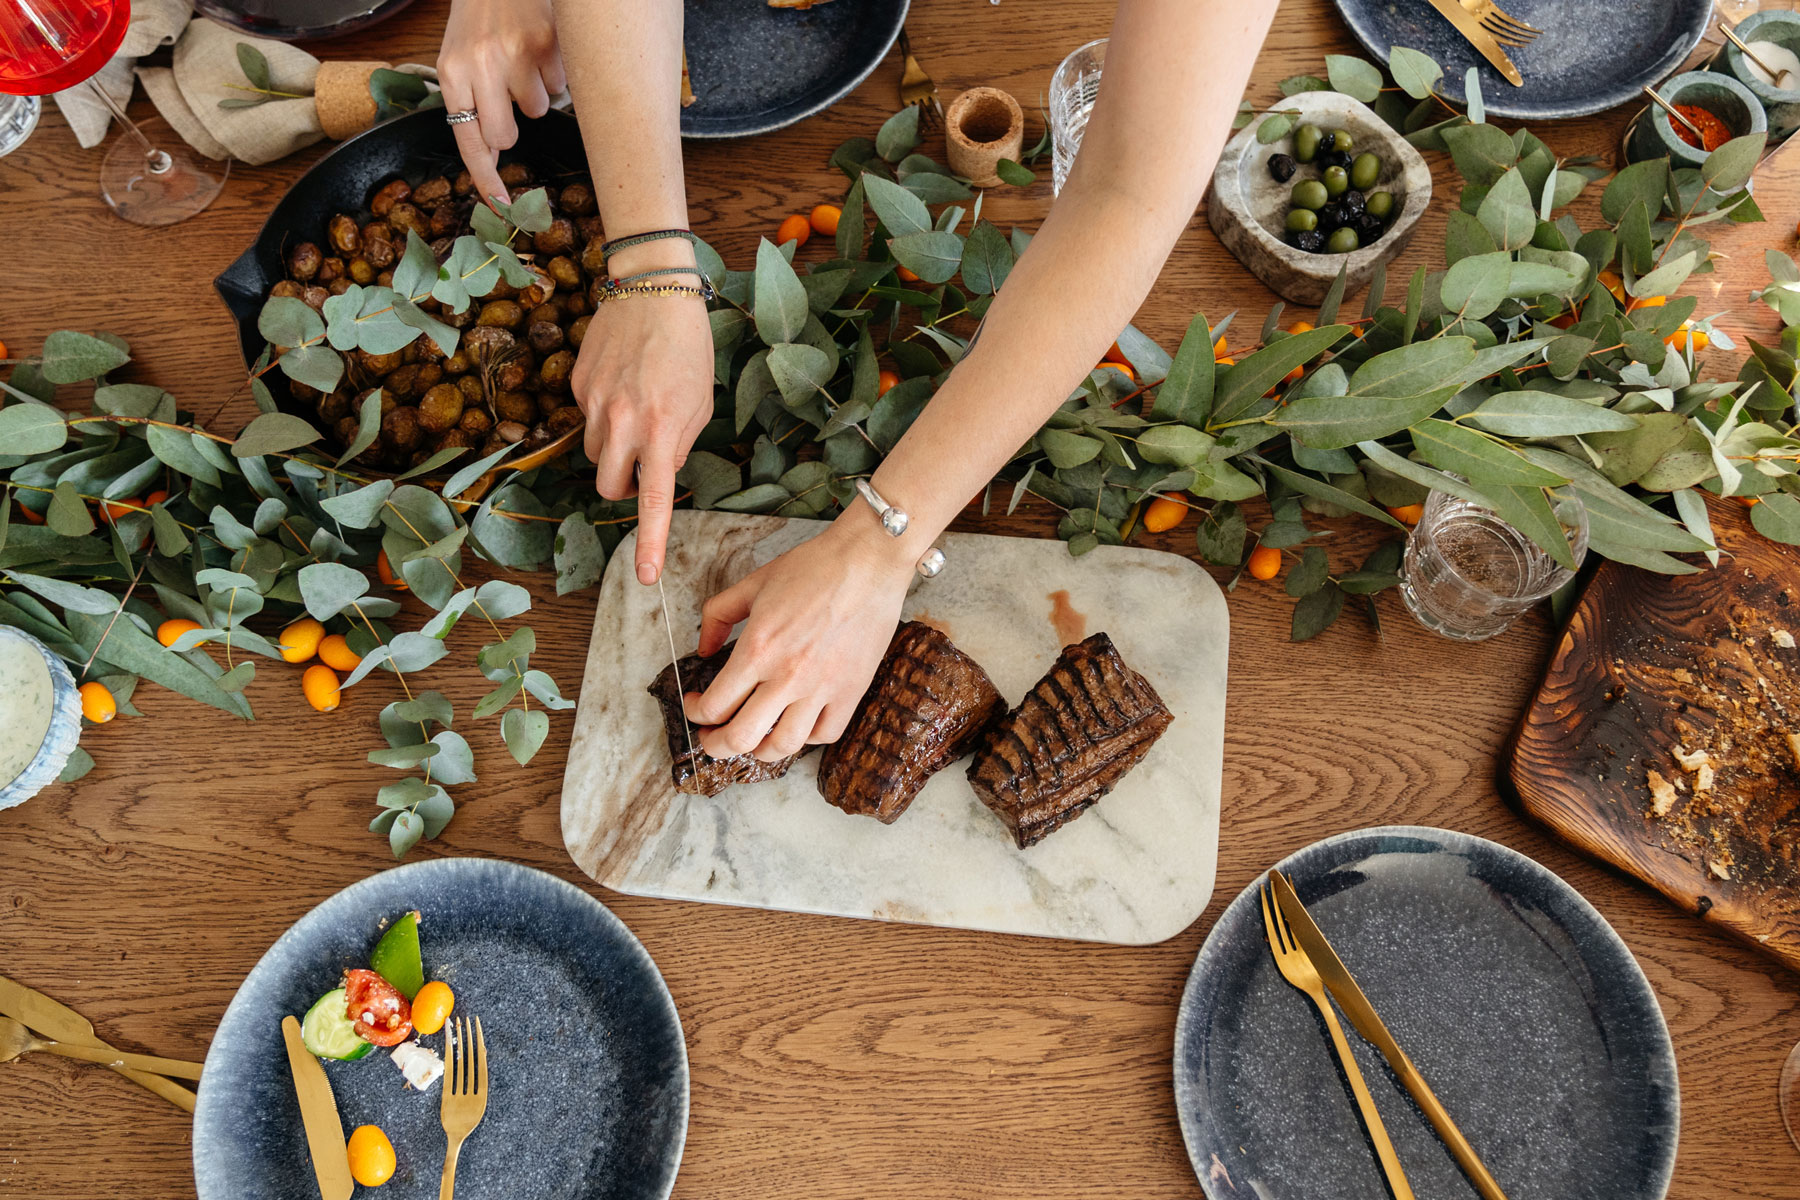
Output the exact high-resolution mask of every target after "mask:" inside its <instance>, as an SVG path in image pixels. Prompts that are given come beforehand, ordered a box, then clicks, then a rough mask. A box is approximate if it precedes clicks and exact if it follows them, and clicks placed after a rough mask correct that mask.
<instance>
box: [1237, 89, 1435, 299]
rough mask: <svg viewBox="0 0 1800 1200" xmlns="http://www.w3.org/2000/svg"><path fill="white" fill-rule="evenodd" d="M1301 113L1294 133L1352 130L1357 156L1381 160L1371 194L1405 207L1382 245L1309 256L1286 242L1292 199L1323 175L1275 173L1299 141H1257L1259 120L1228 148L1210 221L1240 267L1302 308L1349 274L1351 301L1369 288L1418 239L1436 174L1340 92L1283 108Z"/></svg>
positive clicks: (1306, 168)
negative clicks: (1277, 161) (1298, 188)
mask: <svg viewBox="0 0 1800 1200" xmlns="http://www.w3.org/2000/svg"><path fill="white" fill-rule="evenodd" d="M1290 109H1295V110H1298V111H1299V114H1300V115H1299V116H1297V117H1295V118H1294V128H1295V129H1298V128H1299V127H1300V126H1301V125H1305V124H1312V125H1317V126H1318V127H1319V128H1320V129H1323V130H1326V131H1330V130H1333V129H1343V130H1347V131H1349V134H1350V136H1351V137H1352V138H1353V139H1354V141H1355V148H1354V149H1353V150H1352V151H1351V154H1352V155H1356V154H1361V153H1362V152H1363V151H1365V150H1369V151H1373V152H1374V154H1375V156H1376V157H1377V158H1379V159H1380V160H1381V175H1380V177H1379V178H1378V179H1377V180H1376V183H1375V186H1374V187H1373V188H1371V189H1370V190H1371V191H1386V192H1391V193H1393V196H1394V201H1395V203H1396V204H1397V205H1398V206H1399V207H1398V210H1397V211H1396V213H1395V216H1394V218H1393V220H1392V221H1390V222H1389V224H1388V228H1387V231H1386V232H1385V233H1383V234H1382V235H1381V237H1380V238H1379V239H1377V240H1376V241H1375V242H1373V243H1371V244H1370V245H1367V246H1364V247H1362V248H1361V249H1359V250H1353V251H1351V252H1350V253H1349V254H1309V253H1307V252H1306V251H1304V250H1301V249H1299V248H1298V247H1295V246H1290V245H1289V244H1288V243H1287V241H1286V240H1285V230H1286V220H1287V211H1288V208H1289V203H1288V194H1289V193H1290V192H1291V191H1292V190H1293V187H1294V185H1295V184H1296V183H1299V182H1300V181H1301V180H1303V179H1316V178H1318V176H1319V172H1318V171H1317V169H1316V168H1315V167H1314V166H1313V165H1312V164H1308V163H1302V164H1301V165H1300V170H1299V171H1297V172H1295V174H1294V177H1293V178H1292V179H1290V180H1288V181H1287V182H1286V183H1278V182H1276V180H1275V178H1274V177H1273V176H1271V175H1270V174H1269V159H1270V158H1272V157H1274V156H1275V155H1277V154H1287V155H1290V156H1291V155H1292V154H1293V134H1292V133H1291V132H1290V133H1289V134H1288V135H1287V136H1285V137H1283V138H1281V139H1280V140H1278V141H1276V142H1275V143H1274V144H1272V145H1268V146H1265V145H1263V144H1261V143H1260V142H1258V141H1257V140H1256V128H1257V126H1258V125H1260V124H1262V122H1263V121H1266V120H1268V119H1269V118H1268V117H1266V116H1259V117H1258V118H1257V119H1256V120H1255V121H1253V122H1251V123H1250V124H1249V125H1248V126H1246V127H1245V128H1244V129H1243V130H1241V131H1240V132H1239V133H1238V135H1237V136H1236V137H1234V138H1232V139H1231V141H1229V142H1228V143H1226V145H1225V153H1224V154H1223V155H1221V156H1220V158H1219V166H1218V169H1217V170H1216V171H1214V172H1213V181H1212V191H1211V192H1210V193H1208V196H1207V201H1206V220H1207V223H1208V224H1209V225H1211V226H1212V228H1213V232H1214V233H1217V234H1218V235H1219V240H1220V241H1222V242H1224V243H1225V248H1226V249H1227V250H1230V251H1231V252H1232V253H1233V254H1234V255H1236V256H1237V259H1238V261H1239V262H1241V263H1243V264H1244V265H1245V266H1246V267H1249V268H1250V270H1251V271H1252V272H1253V273H1254V274H1255V275H1256V277H1257V278H1258V279H1260V280H1262V281H1263V282H1264V283H1266V284H1268V285H1269V287H1270V289H1271V290H1273V291H1274V292H1275V293H1276V294H1277V295H1279V296H1281V297H1282V298H1283V299H1286V300H1291V301H1293V302H1295V303H1296V304H1317V303H1319V301H1321V300H1323V299H1324V298H1325V293H1326V292H1327V291H1329V290H1330V289H1331V285H1332V282H1333V281H1334V280H1336V279H1337V276H1338V271H1339V270H1341V269H1347V273H1348V279H1347V280H1346V286H1345V294H1346V295H1348V294H1349V293H1351V292H1355V291H1356V290H1357V289H1359V288H1361V287H1362V286H1363V285H1364V284H1366V283H1368V282H1369V277H1370V276H1371V275H1373V274H1374V273H1375V268H1376V267H1377V266H1378V265H1380V264H1381V263H1385V262H1387V261H1389V260H1390V259H1392V258H1393V257H1394V256H1395V255H1397V254H1399V253H1400V251H1401V250H1403V249H1404V248H1405V247H1406V243H1407V242H1408V241H1409V240H1411V238H1412V234H1413V228H1414V226H1416V225H1417V224H1418V223H1419V217H1420V216H1421V215H1422V214H1423V213H1424V212H1425V209H1426V208H1427V207H1429V206H1430V204H1431V168H1430V167H1429V166H1427V165H1426V163H1425V159H1424V158H1423V157H1421V156H1420V154H1419V152H1418V151H1417V150H1415V149H1413V147H1412V145H1411V143H1409V142H1408V141H1407V140H1406V139H1405V138H1404V137H1402V136H1400V134H1399V133H1397V132H1395V130H1394V128H1393V126H1391V125H1389V124H1388V123H1387V122H1386V121H1383V120H1382V119H1381V118H1380V117H1378V116H1376V115H1375V113H1374V111H1373V110H1372V109H1370V108H1369V107H1368V106H1366V105H1364V104H1359V103H1358V102H1357V101H1355V100H1352V99H1351V98H1350V97H1348V96H1345V95H1343V94H1342V93H1339V92H1300V93H1299V94H1297V95H1293V96H1289V97H1288V98H1287V99H1286V100H1283V101H1282V102H1281V103H1280V104H1279V105H1277V106H1276V110H1277V111H1285V110H1290Z"/></svg>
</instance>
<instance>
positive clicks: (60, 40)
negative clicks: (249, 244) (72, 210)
mask: <svg viewBox="0 0 1800 1200" xmlns="http://www.w3.org/2000/svg"><path fill="white" fill-rule="evenodd" d="M130 24H131V3H130V0H0V96H14V97H38V96H47V95H49V94H51V93H52V92H60V91H64V90H66V89H68V88H72V87H76V86H79V85H82V84H86V86H87V88H88V90H89V91H90V92H91V93H92V94H93V95H94V96H96V97H98V98H99V100H100V102H101V103H102V104H104V105H105V106H106V107H107V109H108V110H109V111H110V112H111V113H112V115H113V116H115V117H117V118H118V120H119V123H120V124H121V125H122V126H124V128H125V134H124V136H122V137H120V138H118V139H117V140H116V141H114V142H113V144H112V147H111V149H109V150H108V151H107V153H106V158H105V160H104V161H103V162H102V163H101V165H100V194H101V195H102V196H103V197H104V198H105V200H106V202H107V204H109V205H111V206H112V210H113V211H114V212H116V213H118V214H119V215H120V216H121V217H123V218H125V219H126V220H127V221H133V222H136V223H137V224H139V225H173V224H174V223H175V222H177V221H184V220H186V219H187V218H189V217H191V216H193V215H194V214H195V213H197V212H199V211H200V210H201V209H203V208H205V207H206V206H207V205H208V204H211V203H212V201H213V197H215V196H217V195H218V194H219V189H220V188H222V187H224V186H225V176H226V174H227V173H229V171H230V169H231V164H230V162H229V161H226V162H224V163H221V164H219V165H217V166H215V165H214V164H212V163H210V162H206V161H204V160H202V159H200V158H198V157H197V156H196V155H194V154H192V153H191V152H189V150H188V149H187V148H186V147H185V146H183V145H181V143H180V141H179V139H174V142H173V144H174V145H175V147H176V148H175V149H173V150H164V149H161V148H160V147H159V146H158V145H157V143H156V142H154V141H152V140H151V138H150V136H149V134H148V133H147V132H146V131H145V129H144V128H142V127H140V126H139V125H137V124H134V123H133V122H132V120H131V118H130V117H127V116H126V115H125V110H124V109H123V108H122V107H120V105H119V103H118V101H116V100H114V99H113V98H112V95H111V94H110V93H109V92H107V90H106V89H105V88H103V87H101V86H99V85H98V84H96V83H94V82H93V76H94V75H95V73H97V72H98V71H99V70H100V68H102V67H104V66H105V65H106V64H107V63H108V62H109V61H111V59H112V57H113V55H115V54H117V53H118V50H119V43H120V42H121V41H123V40H124V38H125V30H126V27H127V26H129V25H130ZM14 109H15V112H14V115H13V119H12V123H11V126H10V128H11V129H12V131H13V137H14V144H16V142H17V141H22V140H24V137H25V136H26V135H27V134H29V133H30V131H31V130H30V124H29V123H26V118H25V117H23V116H20V115H19V114H18V113H17V111H16V106H14ZM29 120H30V121H35V115H34V114H33V115H31V116H30V117H29ZM21 124H23V128H22V129H20V128H19V126H20V125H21ZM8 128H9V125H8V121H7V113H6V112H3V111H0V139H3V138H5V136H6V134H7V131H8ZM158 132H159V134H160V135H161V137H160V139H159V140H162V141H164V142H168V141H169V140H170V137H169V135H170V133H171V132H172V131H168V130H167V129H166V127H165V128H164V129H160V130H158ZM7 148H8V149H10V148H11V147H10V146H9V147H7Z"/></svg>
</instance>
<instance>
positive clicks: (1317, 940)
mask: <svg viewBox="0 0 1800 1200" xmlns="http://www.w3.org/2000/svg"><path fill="white" fill-rule="evenodd" d="M1269 878H1270V880H1271V882H1272V883H1273V885H1274V888H1275V902H1276V903H1277V904H1278V905H1280V906H1281V915H1282V916H1284V917H1286V918H1287V923H1288V928H1289V929H1291V930H1292V931H1293V933H1294V938H1295V940H1297V941H1298V942H1299V943H1300V948H1301V949H1302V950H1305V951H1306V954H1307V957H1308V958H1310V959H1312V962H1313V966H1314V967H1316V968H1317V969H1318V972H1319V978H1320V979H1322V980H1324V981H1325V987H1326V989H1327V990H1328V991H1330V993H1331V995H1332V997H1333V998H1334V999H1335V1000H1336V1001H1337V1002H1338V1007H1340V1008H1342V1009H1343V1010H1344V1015H1345V1016H1346V1017H1349V1018H1350V1024H1351V1025H1352V1026H1354V1027H1355V1028H1356V1032H1358V1033H1360V1034H1362V1036H1363V1037H1364V1038H1365V1039H1366V1040H1367V1041H1368V1042H1369V1044H1370V1045H1372V1046H1374V1047H1375V1048H1376V1049H1377V1050H1379V1051H1381V1055H1382V1057H1383V1058H1385V1059H1387V1061H1388V1065H1389V1066H1390V1067H1392V1068H1394V1073H1395V1074H1396V1075H1398V1076H1399V1077H1400V1082H1401V1083H1403V1084H1405V1085H1406V1090H1407V1091H1408V1092H1411V1093H1412V1098H1413V1099H1414V1100H1416V1101H1418V1104H1419V1107H1420V1108H1421V1109H1423V1110H1424V1112H1425V1116H1426V1117H1427V1118H1429V1119H1430V1121H1431V1127H1432V1128H1433V1129H1435V1130H1437V1135H1438V1137H1440V1138H1442V1139H1443V1141H1444V1144H1445V1145H1446V1146H1448V1147H1449V1148H1450V1153H1451V1155H1453V1156H1454V1157H1455V1159H1456V1165H1457V1166H1459V1167H1461V1168H1462V1169H1463V1174H1465V1175H1467V1176H1468V1177H1469V1182H1470V1183H1473V1184H1474V1185H1475V1190H1476V1191H1478V1192H1480V1193H1481V1196H1482V1200H1506V1193H1505V1192H1503V1191H1501V1190H1500V1185H1499V1184H1498V1183H1497V1182H1495V1180H1494V1177H1493V1175H1491V1174H1489V1173H1488V1169H1487V1167H1486V1166H1485V1165H1484V1164H1483V1163H1482V1161H1481V1158H1480V1156H1479V1155H1477V1154H1476V1153H1475V1148H1474V1147H1473V1146H1471V1145H1469V1139H1468V1138H1466V1137H1464V1136H1463V1133H1462V1130H1460V1129H1458V1128H1457V1127H1456V1122H1455V1121H1453V1120H1451V1119H1450V1114H1449V1112H1447V1111H1446V1110H1445V1108H1444V1105H1443V1103H1442V1102H1441V1101H1440V1100H1439V1099H1438V1098H1437V1096H1436V1095H1434V1094H1433V1093H1432V1090H1431V1087H1430V1086H1429V1085H1428V1084H1427V1083H1426V1082H1425V1077H1424V1076H1423V1075H1421V1074H1419V1069H1418V1068H1417V1067H1415V1066H1413V1064H1412V1059H1410V1058H1408V1057H1406V1051H1404V1050H1402V1049H1401V1048H1400V1043H1399V1042H1397V1041H1395V1040H1394V1035H1393V1034H1391V1033H1389V1032H1388V1029H1387V1026H1386V1025H1384V1024H1382V1022H1381V1018H1380V1017H1379V1016H1377V1015H1376V1013H1375V1006H1374V1005H1373V1004H1370V1003H1369V998H1368V997H1367V996H1365V995H1363V990H1362V988H1360V987H1358V986H1357V985H1356V980H1355V979H1354V978H1352V977H1351V975H1350V970H1349V968H1347V967H1346V966H1344V961H1343V960H1342V959H1341V958H1339V957H1338V956H1337V951H1335V950H1333V949H1332V948H1331V943H1330V942H1328V941H1326V940H1325V935H1324V934H1323V933H1321V932H1320V931H1319V927H1318V925H1316V924H1314V922H1313V919H1312V915H1311V914H1310V913H1308V912H1307V911H1306V906H1305V905H1304V904H1301V903H1300V897H1299V896H1297V895H1295V893H1294V888H1293V885H1292V884H1290V883H1289V882H1288V881H1287V880H1286V879H1285V878H1284V877H1283V876H1282V875H1281V873H1280V872H1278V871H1270V872H1269Z"/></svg>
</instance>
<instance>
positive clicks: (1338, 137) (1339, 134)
mask: <svg viewBox="0 0 1800 1200" xmlns="http://www.w3.org/2000/svg"><path fill="white" fill-rule="evenodd" d="M1355 144H1356V143H1355V139H1353V138H1352V137H1351V136H1350V132H1349V131H1348V130H1346V129H1335V130H1333V131H1332V134H1331V145H1330V146H1328V147H1326V148H1327V149H1329V150H1336V151H1338V152H1339V153H1341V154H1348V153H1349V152H1350V147H1351V146H1353V145H1355Z"/></svg>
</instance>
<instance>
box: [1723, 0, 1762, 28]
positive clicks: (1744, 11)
mask: <svg viewBox="0 0 1800 1200" xmlns="http://www.w3.org/2000/svg"><path fill="white" fill-rule="evenodd" d="M1713 8H1714V9H1715V10H1717V12H1718V14H1719V16H1721V17H1723V18H1724V19H1725V20H1727V21H1730V22H1731V23H1732V24H1733V25H1736V24H1737V23H1738V22H1739V21H1741V20H1743V19H1744V18H1745V17H1747V16H1750V15H1751V14H1752V13H1754V12H1756V11H1757V10H1759V9H1761V8H1762V0H1715V2H1714V4H1713Z"/></svg>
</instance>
